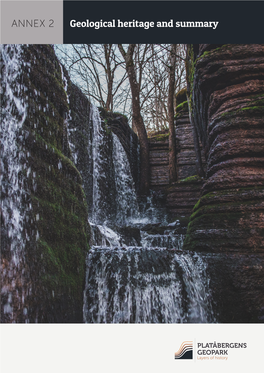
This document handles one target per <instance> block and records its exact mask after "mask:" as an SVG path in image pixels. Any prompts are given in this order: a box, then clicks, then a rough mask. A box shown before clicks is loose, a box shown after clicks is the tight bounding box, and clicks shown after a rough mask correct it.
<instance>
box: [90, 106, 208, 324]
mask: <svg viewBox="0 0 264 373" xmlns="http://www.w3.org/2000/svg"><path fill="white" fill-rule="evenodd" d="M91 120H92V122H93V123H92V125H93V143H92V144H91V145H92V148H93V170H94V172H93V213H92V216H91V217H90V225H91V228H92V239H91V243H92V248H91V250H90V252H89V254H88V256H87V273H86V284H85V291H84V308H83V315H84V321H85V322H86V323H185V322H189V323H208V322H215V318H214V315H213V311H212V306H211V302H210V290H209V279H208V277H207V275H206V264H205V262H204V261H203V260H202V258H201V257H200V256H199V255H198V254H195V253H189V252H184V251H182V244H183V239H184V235H183V233H182V230H181V227H180V223H179V222H178V221H175V222H173V223H171V224H168V221H167V217H166V214H165V213H164V211H159V209H158V208H156V207H155V206H154V205H153V203H152V200H151V197H149V198H148V199H147V201H145V204H144V208H142V206H141V208H140V207H139V204H138V201H137V196H136V192H135V185H134V181H133V178H132V175H131V171H130V166H129V162H128V159H127V156H126V153H125V151H124V149H123V147H122V145H121V143H120V141H119V139H118V137H117V136H116V135H114V134H112V137H113V149H112V159H111V160H109V159H105V157H103V156H102V153H101V151H100V149H103V147H104V135H103V132H104V130H103V127H102V123H101V118H100V115H99V112H98V110H97V108H95V107H92V109H91ZM106 162H108V165H106V164H105V163H106ZM109 162H110V163H111V162H112V165H113V175H114V176H113V180H112V182H113V183H114V184H115V188H114V193H113V192H112V193H111V195H109V196H105V193H107V192H105V190H104V188H103V184H104V183H103V182H102V181H103V179H104V178H105V169H107V168H109V167H110V163H109ZM112 194H114V195H112ZM105 197H109V200H111V201H112V200H113V199H114V206H115V209H114V213H112V214H110V215H109V213H107V211H109V209H108V208H107V206H106V205H107V200H108V198H105Z"/></svg>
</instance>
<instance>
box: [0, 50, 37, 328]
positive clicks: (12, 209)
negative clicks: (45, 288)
mask: <svg viewBox="0 0 264 373" xmlns="http://www.w3.org/2000/svg"><path fill="white" fill-rule="evenodd" d="M22 54H23V50H22V47H21V46H20V45H5V46H4V45H2V46H1V63H2V65H3V67H2V69H1V70H2V74H1V83H2V115H1V170H2V172H1V188H2V193H1V207H2V216H3V218H2V229H3V231H2V244H3V243H4V245H3V246H2V250H5V249H7V248H10V253H11V255H10V256H9V259H8V262H5V260H4V262H3V263H2V265H3V267H2V268H3V270H2V290H1V303H2V306H3V312H4V314H5V318H6V320H9V322H12V321H15V320H17V319H20V320H22V319H23V320H24V321H25V322H27V312H28V311H27V308H24V307H23V304H24V302H25V299H26V297H28V296H29V295H30V293H31V285H30V283H29V281H30V280H29V278H26V275H25V273H26V270H25V267H26V259H25V245H26V242H27V241H29V240H32V236H30V233H29V232H28V230H26V229H25V227H24V226H25V223H26V222H28V221H30V219H31V216H30V211H31V210H32V204H31V201H30V200H29V198H28V194H29V193H28V191H27V186H26V185H27V182H26V181H27V177H28V176H29V174H30V173H31V169H30V167H28V162H27V159H28V157H30V154H29V153H26V152H25V151H24V150H23V149H24V146H23V139H24V137H25V136H26V134H25V132H24V130H23V128H22V127H23V124H24V122H25V119H26V116H27V105H26V87H25V86H24V85H23V83H22V80H23V79H22V75H23V74H25V72H26V71H29V69H30V65H29V63H27V62H25V61H23V58H22ZM34 176H35V175H33V187H34ZM31 223H32V225H31V226H32V232H31V234H32V235H33V239H35V240H37V239H38V232H37V231H36V230H34V226H33V222H32V221H31ZM14 304H16V309H18V310H19V315H18V314H15V311H14V306H13V305H14Z"/></svg>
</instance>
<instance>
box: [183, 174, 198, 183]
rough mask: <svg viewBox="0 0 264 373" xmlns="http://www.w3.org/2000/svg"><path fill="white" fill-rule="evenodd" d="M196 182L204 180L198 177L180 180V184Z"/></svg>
mask: <svg viewBox="0 0 264 373" xmlns="http://www.w3.org/2000/svg"><path fill="white" fill-rule="evenodd" d="M194 181H202V178H201V177H200V176H198V175H193V176H189V177H186V178H185V179H181V180H179V183H190V182H194Z"/></svg>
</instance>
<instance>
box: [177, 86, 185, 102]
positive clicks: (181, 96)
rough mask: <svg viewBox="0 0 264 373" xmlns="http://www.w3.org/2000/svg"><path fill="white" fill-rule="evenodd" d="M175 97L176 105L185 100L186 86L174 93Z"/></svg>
mask: <svg viewBox="0 0 264 373" xmlns="http://www.w3.org/2000/svg"><path fill="white" fill-rule="evenodd" d="M175 98H176V104H177V105H180V104H182V103H183V102H185V101H187V88H183V89H181V90H180V91H179V92H178V93H176V95H175Z"/></svg>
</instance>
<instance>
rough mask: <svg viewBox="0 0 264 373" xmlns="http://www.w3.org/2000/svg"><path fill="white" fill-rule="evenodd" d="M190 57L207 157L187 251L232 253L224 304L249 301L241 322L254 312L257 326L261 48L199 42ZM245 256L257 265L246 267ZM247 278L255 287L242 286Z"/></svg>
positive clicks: (263, 268)
mask: <svg viewBox="0 0 264 373" xmlns="http://www.w3.org/2000/svg"><path fill="white" fill-rule="evenodd" d="M189 56H191V57H190V58H189V63H190V64H189V66H191V67H190V68H189V85H190V98H191V110H192V115H193V119H194V124H195V126H196V128H197V130H198V132H199V137H200V140H201V141H202V144H203V148H204V151H205V156H206V160H207V175H206V178H207V180H206V182H205V184H204V186H203V190H202V197H201V199H200V200H199V202H198V203H197V204H196V206H195V207H194V212H193V214H192V216H191V221H190V223H189V226H188V232H187V237H186V240H185V244H184V247H185V248H186V249H191V250H200V251H208V252H213V253H221V252H225V253H232V255H231V254H230V255H229V254H227V255H228V258H229V259H228V260H226V261H225V263H224V262H223V261H220V264H219V267H218V269H219V268H222V270H223V271H222V272H223V273H226V274H228V275H227V278H228V279H229V280H228V281H230V284H232V285H231V286H229V291H228V292H226V293H225V297H226V301H223V302H224V303H225V305H226V306H227V303H228V302H229V301H230V302H231V303H232V302H233V301H234V300H233V299H234V298H236V299H237V305H238V304H239V305H240V306H242V303H243V302H242V299H244V298H246V301H245V302H244V306H243V307H244V316H243V315H242V314H240V317H239V318H238V319H240V321H241V320H244V321H245V318H246V317H247V316H245V315H246V314H247V312H248V314H250V311H249V310H250V309H254V310H255V320H260V318H261V317H262V316H261V315H262V314H261V312H262V313H263V310H262V311H261V309H262V308H263V306H264V299H263V277H264V260H263V252H264V127H263V117H264V46H263V45H253V44H251V45H207V44H202V45H201V44H200V45H199V46H197V45H196V46H195V47H194V49H193V50H191V52H190V53H189ZM190 60H191V61H190ZM248 255H249V256H250V257H251V258H252V259H251V260H250V259H248V260H247V264H246V265H245V264H243V263H244V262H245V258H246V256H248ZM255 261H257V262H258V265H256V263H255ZM235 267H236V268H239V269H238V270H235ZM220 272H221V271H220ZM249 272H250V273H249ZM249 277H250V278H251V280H252V281H251V282H250V281H248V282H247V284H245V283H244V279H245V278H249ZM227 278H226V279H227ZM242 284H244V285H242ZM215 286H216V288H217V287H218V286H219V284H218V285H215ZM260 289H261V290H260ZM218 290H219V288H218ZM221 291H222V290H221ZM261 291H262V293H261ZM222 293H223V292H222ZM223 299H224V298H223ZM234 309H236V310H237V309H238V307H235V308H234ZM242 313H243V312H242ZM251 314H252V313H251ZM229 317H231V316H230V314H229ZM233 317H234V318H235V316H234V314H233ZM243 317H244V318H243Z"/></svg>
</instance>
